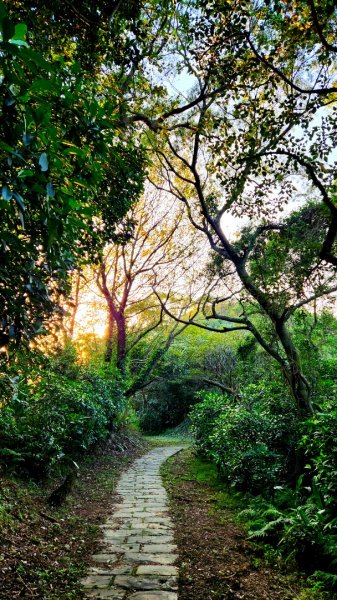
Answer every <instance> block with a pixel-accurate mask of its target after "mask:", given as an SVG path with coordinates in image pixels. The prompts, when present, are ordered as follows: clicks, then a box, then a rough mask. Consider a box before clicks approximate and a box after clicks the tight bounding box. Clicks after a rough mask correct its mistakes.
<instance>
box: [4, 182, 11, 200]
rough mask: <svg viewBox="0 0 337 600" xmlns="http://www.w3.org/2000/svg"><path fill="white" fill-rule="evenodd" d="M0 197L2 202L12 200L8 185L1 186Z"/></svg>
mask: <svg viewBox="0 0 337 600" xmlns="http://www.w3.org/2000/svg"><path fill="white" fill-rule="evenodd" d="M1 196H2V198H3V199H4V200H11V199H12V196H13V194H12V192H11V191H10V189H9V187H8V185H3V186H2V191H1Z"/></svg>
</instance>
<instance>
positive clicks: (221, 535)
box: [162, 449, 328, 600]
mask: <svg viewBox="0 0 337 600" xmlns="http://www.w3.org/2000/svg"><path fill="white" fill-rule="evenodd" d="M162 475H163V476H164V484H165V487H166V489H167V491H168V493H169V497H170V508H171V516H172V518H173V521H174V523H175V543H176V544H177V545H178V552H179V600H216V599H218V600H219V599H221V600H239V599H240V600H263V599H267V600H313V599H315V600H318V599H321V598H324V597H325V598H328V596H323V595H321V594H320V593H318V592H314V591H312V590H309V589H305V588H306V586H305V580H304V578H302V577H301V576H300V575H299V574H298V573H292V574H290V573H289V572H287V571H286V570H285V567H284V566H282V563H281V562H279V561H277V562H276V561H275V558H274V557H273V560H272V559H270V560H269V561H268V560H267V559H266V556H265V552H264V549H263V547H262V546H261V545H258V544H255V543H252V542H251V541H248V540H247V533H246V532H245V530H244V528H243V526H242V525H240V524H239V523H238V522H237V519H236V515H237V513H238V512H239V510H240V507H239V503H240V500H237V499H236V497H235V496H234V495H232V494H230V493H227V492H226V491H225V490H224V486H223V484H221V482H220V481H219V478H218V475H217V471H216V468H215V466H214V465H212V464H210V463H209V462H205V461H203V460H201V459H199V458H196V457H195V456H194V455H193V451H192V450H191V449H189V450H185V451H183V452H181V453H179V454H177V455H176V456H174V457H172V458H171V459H169V460H168V461H167V462H166V463H165V464H164V466H163V467H162ZM241 502H242V500H241ZM241 508H243V507H242V506H241ZM273 563H274V564H273Z"/></svg>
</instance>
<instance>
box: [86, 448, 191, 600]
mask: <svg viewBox="0 0 337 600" xmlns="http://www.w3.org/2000/svg"><path fill="white" fill-rule="evenodd" d="M181 449H182V446H169V447H168V446H166V447H161V448H155V449H154V450H151V451H150V452H149V453H148V454H146V455H145V456H142V457H141V458H139V459H137V460H136V461H135V462H134V463H133V465H132V467H131V468H130V469H129V470H128V471H126V472H125V473H124V474H123V475H122V477H121V479H120V481H119V484H118V486H117V492H118V494H119V496H120V497H121V500H122V502H121V504H119V505H117V506H116V510H115V511H114V513H113V515H112V516H111V518H109V519H108V520H107V522H106V523H105V525H103V530H104V545H105V547H104V549H103V550H102V552H101V553H100V554H95V555H94V556H93V559H94V561H95V563H97V565H98V566H97V567H93V568H92V569H90V571H89V574H88V577H86V578H85V579H83V580H82V585H83V588H84V594H85V595H84V597H85V598H106V599H109V600H177V599H178V594H177V588H178V584H177V575H178V569H177V567H176V566H174V563H175V561H176V560H177V553H176V550H177V547H176V546H175V544H174V542H173V524H172V521H171V519H170V517H169V515H168V506H167V494H166V491H165V489H164V487H163V485H162V482H161V477H160V474H159V469H160V466H161V464H162V463H163V462H164V461H165V460H166V459H167V458H169V457H170V456H173V455H174V454H176V453H177V452H179V451H180V450H181Z"/></svg>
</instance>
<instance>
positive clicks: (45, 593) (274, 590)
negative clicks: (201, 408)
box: [0, 434, 326, 600]
mask: <svg viewBox="0 0 337 600" xmlns="http://www.w3.org/2000/svg"><path fill="white" fill-rule="evenodd" d="M167 437H168V439H163V437H159V438H148V441H144V440H141V439H140V438H139V437H134V439H132V437H131V438H129V436H125V437H124V438H123V436H120V434H118V436H117V435H116V436H115V439H112V440H111V442H110V444H108V445H107V446H106V447H105V448H102V449H101V451H99V452H96V453H95V455H94V456H92V457H91V458H90V459H88V460H87V461H86V462H85V463H84V464H82V465H81V470H80V477H79V478H78V481H77V482H76V484H75V486H74V489H73V491H72V493H71V494H70V495H69V497H68V498H67V500H66V502H65V504H64V506H63V507H62V508H60V509H57V510H52V509H51V508H50V507H49V506H48V505H47V504H46V498H47V496H48V494H49V493H50V491H51V490H50V488H47V487H44V486H40V485H37V484H32V483H31V482H30V483H28V482H26V483H24V482H22V481H21V482H20V481H19V480H13V479H12V478H10V479H8V478H6V477H5V476H4V475H3V474H2V475H1V474H0V486H1V487H0V490H1V491H0V500H1V502H0V507H1V511H0V525H1V529H0V541H1V549H0V580H1V586H0V599H1V600H11V599H15V598H20V599H21V598H25V599H26V598H27V599H28V598H30V599H32V598H34V599H37V600H82V599H83V598H84V594H83V591H82V589H81V585H80V579H81V577H83V576H84V575H85V573H86V571H87V568H88V566H89V562H90V556H91V555H92V554H94V553H95V552H97V551H99V549H100V547H101V544H102V530H101V528H100V527H99V526H100V524H102V523H103V522H104V521H105V520H106V519H107V518H108V516H110V515H111V512H112V506H113V504H114V502H115V499H116V493H115V489H116V483H117V481H118V480H119V477H120V475H121V473H122V472H123V471H124V470H125V469H127V468H128V467H129V465H130V464H131V463H132V462H133V461H134V459H135V458H136V457H138V456H141V455H143V454H144V453H145V452H146V451H147V450H148V449H150V447H153V446H156V445H158V446H159V445H160V446H167V445H171V444H176V443H177V441H180V443H181V442H182V441H183V442H185V444H188V442H189V440H188V439H183V440H181V439H180V440H177V439H174V436H173V435H172V436H170V435H169V436H167ZM162 472H163V475H164V483H165V486H166V488H167V491H168V493H169V496H170V510H171V516H172V518H173V520H174V522H175V530H176V534H175V536H176V538H175V542H176V543H177V545H178V551H179V564H178V567H179V571H180V576H179V600H216V599H218V600H219V599H221V600H239V599H241V600H264V599H267V600H314V599H315V600H320V599H321V598H323V596H320V595H318V594H317V593H316V594H315V593H314V592H311V591H309V590H305V581H304V579H303V578H301V577H300V576H299V575H298V574H297V573H295V574H292V575H291V574H289V573H287V572H286V571H285V570H284V569H283V567H282V565H281V564H280V563H277V564H272V561H266V558H265V555H264V552H263V549H262V548H261V546H259V545H257V544H253V543H251V542H250V541H247V533H246V532H245V530H244V528H243V526H241V525H240V524H238V523H237V521H236V519H235V516H236V515H237V513H238V511H239V508H240V507H239V506H238V505H237V502H236V499H235V496H233V495H230V494H227V493H226V492H225V491H224V488H223V484H221V482H219V480H218V477H217V473H216V469H215V467H214V466H213V465H211V464H210V463H206V462H204V461H202V460H200V459H197V458H196V457H195V456H194V455H193V452H192V450H191V449H186V450H184V451H183V452H181V453H179V454H178V455H177V456H176V457H174V458H173V459H169V461H167V462H166V463H165V465H164V467H163V468H162ZM54 486H55V482H54ZM325 598H326V597H325Z"/></svg>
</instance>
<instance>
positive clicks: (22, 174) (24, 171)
mask: <svg viewBox="0 0 337 600" xmlns="http://www.w3.org/2000/svg"><path fill="white" fill-rule="evenodd" d="M33 175H34V173H33V171H31V169H21V171H19V172H18V177H20V179H25V177H33Z"/></svg>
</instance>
